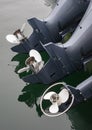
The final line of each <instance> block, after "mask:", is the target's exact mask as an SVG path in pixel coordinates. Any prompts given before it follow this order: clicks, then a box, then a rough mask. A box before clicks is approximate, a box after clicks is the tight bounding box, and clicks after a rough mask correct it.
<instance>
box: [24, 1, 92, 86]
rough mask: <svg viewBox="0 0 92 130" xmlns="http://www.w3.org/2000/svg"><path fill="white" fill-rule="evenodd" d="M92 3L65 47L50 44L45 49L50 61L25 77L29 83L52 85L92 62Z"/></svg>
mask: <svg viewBox="0 0 92 130" xmlns="http://www.w3.org/2000/svg"><path fill="white" fill-rule="evenodd" d="M91 8H92V1H91V2H90V5H89V7H88V9H87V11H86V13H85V15H84V17H83V19H82V21H81V22H80V24H79V25H78V27H77V29H76V31H75V32H74V34H73V36H72V37H71V38H70V40H69V41H68V42H66V43H65V44H64V45H61V44H59V43H58V44H53V43H48V44H45V45H44V49H45V50H46V52H47V53H48V55H49V57H50V59H49V60H48V62H47V63H46V64H44V66H43V67H42V69H41V70H40V71H39V72H38V73H35V74H30V75H27V76H25V77H23V80H24V81H25V82H28V83H44V84H50V83H53V82H55V81H57V80H60V79H62V78H63V77H65V76H67V75H69V74H71V73H73V72H75V71H79V70H81V69H84V68H85V66H86V65H87V64H88V63H90V62H92V44H91V42H92V36H91V34H92V22H91V20H92V11H91Z"/></svg>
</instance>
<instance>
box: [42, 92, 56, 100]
mask: <svg viewBox="0 0 92 130" xmlns="http://www.w3.org/2000/svg"><path fill="white" fill-rule="evenodd" d="M53 94H56V93H55V92H49V93H47V94H46V95H45V96H44V99H45V100H50V97H51V96H52V95H53Z"/></svg>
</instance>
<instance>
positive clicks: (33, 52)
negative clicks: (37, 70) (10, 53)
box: [29, 49, 42, 62]
mask: <svg viewBox="0 0 92 130" xmlns="http://www.w3.org/2000/svg"><path fill="white" fill-rule="evenodd" d="M29 56H30V57H34V58H35V60H36V61H37V62H41V61H42V57H41V55H40V53H39V52H38V51H36V50H34V49H32V50H31V51H30V52H29Z"/></svg>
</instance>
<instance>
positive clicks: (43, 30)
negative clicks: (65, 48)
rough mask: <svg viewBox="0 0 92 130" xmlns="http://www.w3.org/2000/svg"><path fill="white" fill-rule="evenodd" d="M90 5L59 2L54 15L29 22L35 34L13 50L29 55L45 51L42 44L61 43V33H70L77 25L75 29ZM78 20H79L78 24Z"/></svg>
mask: <svg viewBox="0 0 92 130" xmlns="http://www.w3.org/2000/svg"><path fill="white" fill-rule="evenodd" d="M88 5H89V0H59V1H58V2H57V4H56V7H55V8H54V9H53V11H52V13H51V14H50V15H49V16H48V17H47V18H46V19H44V20H43V21H40V20H38V19H36V18H31V19H29V20H28V23H29V24H30V25H31V26H32V28H33V33H32V34H31V35H30V37H29V38H28V39H25V41H23V42H22V43H20V44H19V45H16V46H14V47H12V48H11V49H12V50H13V51H15V52H19V53H28V52H29V50H31V49H33V48H34V49H36V50H43V47H42V45H41V43H42V44H46V43H49V42H53V43H57V42H60V41H61V39H62V33H61V32H62V31H64V29H66V30H67V31H69V30H70V28H71V27H72V24H75V26H74V27H72V28H74V29H75V28H76V26H77V25H78V22H79V21H80V19H81V18H82V17H83V15H84V13H85V11H86V9H87V7H88ZM77 19H79V20H78V21H77V22H76V20H77Z"/></svg>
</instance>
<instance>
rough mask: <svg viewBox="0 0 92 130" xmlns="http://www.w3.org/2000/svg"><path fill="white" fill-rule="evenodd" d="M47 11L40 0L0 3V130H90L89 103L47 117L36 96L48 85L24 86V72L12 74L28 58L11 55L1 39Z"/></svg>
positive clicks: (77, 77)
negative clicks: (55, 115)
mask: <svg viewBox="0 0 92 130" xmlns="http://www.w3.org/2000/svg"><path fill="white" fill-rule="evenodd" d="M50 11H51V9H50V8H49V7H46V6H45V5H44V2H43V0H34V1H33V0H27V1H25V0H20V1H18V0H16V1H14V0H1V1H0V16H1V17H0V130H47V129H48V130H51V129H53V130H57V129H61V130H91V129H92V100H90V101H88V102H86V103H82V104H80V105H79V106H77V107H76V108H72V109H71V110H70V111H69V112H68V113H67V114H64V115H63V116H60V117H58V118H48V117H46V116H44V115H43V113H42V112H41V110H40V107H39V100H40V96H41V95H42V93H43V92H44V91H45V89H46V88H47V87H48V85H43V84H35V85H33V84H30V85H27V84H26V83H24V82H23V81H22V80H21V77H22V76H24V75H26V73H23V74H22V75H18V74H17V73H16V72H17V70H18V69H19V68H21V67H23V66H24V62H25V59H26V58H27V57H28V55H26V54H22V55H21V54H17V53H15V52H12V51H11V50H10V48H11V47H12V46H13V45H11V44H9V43H8V42H7V41H6V40H5V36H6V35H7V34H9V33H12V32H13V31H14V30H16V29H17V28H19V27H21V25H22V24H23V23H24V22H25V21H26V19H27V18H31V17H34V16H35V17H37V18H39V19H40V18H41V19H43V18H44V17H47V16H48V14H49V13H50ZM30 29H31V28H29V26H27V29H26V30H25V33H26V34H29V32H30ZM42 55H43V59H46V58H48V56H46V54H42ZM88 76H89V73H88V72H86V73H85V72H84V71H81V72H76V73H74V74H72V75H70V76H68V77H66V78H64V79H63V81H65V82H66V83H68V84H70V85H73V86H76V85H77V84H79V83H80V82H81V81H83V80H84V79H86V78H87V77H88Z"/></svg>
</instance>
